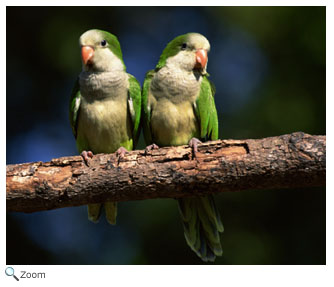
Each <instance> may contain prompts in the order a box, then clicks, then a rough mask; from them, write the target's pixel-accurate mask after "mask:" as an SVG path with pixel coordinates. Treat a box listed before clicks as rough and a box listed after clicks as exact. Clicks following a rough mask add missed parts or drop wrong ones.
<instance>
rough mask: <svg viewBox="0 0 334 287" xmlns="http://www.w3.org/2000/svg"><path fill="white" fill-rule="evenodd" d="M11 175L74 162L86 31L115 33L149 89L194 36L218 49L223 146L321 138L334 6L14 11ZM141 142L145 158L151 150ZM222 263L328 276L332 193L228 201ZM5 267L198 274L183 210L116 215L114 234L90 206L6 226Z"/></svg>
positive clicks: (212, 69)
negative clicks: (129, 267) (298, 136)
mask: <svg viewBox="0 0 334 287" xmlns="http://www.w3.org/2000/svg"><path fill="white" fill-rule="evenodd" d="M6 16H7V25H6V27H7V33H6V50H7V55H6V68H7V73H6V84H7V91H6V108H7V113H6V135H7V145H6V158H7V164H13V163H22V162H30V161H40V160H41V161H48V160H50V159H51V158H55V157H60V156H68V155H74V154H77V150H76V147H75V140H74V137H73V136H72V132H71V128H70V124H69V120H68V101H69V97H70V93H71V89H72V85H73V83H74V81H75V79H76V77H77V75H78V74H79V72H80V70H81V60H80V51H79V46H78V39H79V37H80V35H81V34H82V33H83V32H85V31H86V30H88V29H91V28H99V29H104V30H107V31H109V32H111V33H114V34H115V35H117V37H118V39H119V41H120V43H121V47H122V51H123V56H124V61H125V64H126V66H127V71H128V72H129V73H131V74H133V75H134V76H135V77H137V79H138V80H139V81H140V82H141V83H142V82H143V79H144V76H145V73H146V71H147V70H149V69H152V68H153V67H154V66H155V65H156V63H157V61H158V58H159V56H160V54H161V52H162V50H163V48H164V47H165V45H166V44H167V43H168V42H169V41H170V40H172V39H173V38H174V37H175V36H178V35H180V34H183V33H187V32H199V33H202V34H203V35H205V36H206V37H207V38H208V39H209V41H210V43H211V52H210V54H209V63H208V72H209V73H210V74H211V80H212V81H213V82H214V83H215V85H216V88H217V93H216V97H215V100H216V105H217V110H218V114H219V120H220V137H221V138H235V139H238V138H240V139H242V138H262V137H267V136H276V135H281V134H285V133H291V132H294V131H303V132H306V133H310V134H325V133H326V126H325V104H326V103H325V97H326V95H325V93H326V91H325V75H326V74H325V73H326V59H325V44H326V43H325V40H326V39H325V34H326V33H325V30H326V26H325V23H326V19H325V17H326V10H325V8H324V7H210V8H205V7H201V8H200V7H168V8H166V7H159V8H155V7H117V8H115V7H47V8H45V7H7V15H6ZM143 147H144V144H143V141H141V144H140V146H139V148H143ZM216 199H217V205H218V207H219V209H220V211H221V215H222V219H223V223H224V226H225V232H224V233H223V235H222V245H223V249H224V254H223V256H222V257H220V258H218V259H217V260H216V262H215V263H216V264H325V263H326V261H325V260H326V250H325V236H326V230H325V188H312V189H294V190H266V191H245V192H236V193H223V194H220V195H219V196H217V197H216ZM6 231H7V233H6V237H7V264H202V261H201V260H199V259H198V258H197V256H196V255H195V254H194V253H193V252H192V251H191V250H190V248H188V246H187V245H186V242H185V239H184V237H183V230H182V225H181V221H180V219H179V214H178V210H177V205H176V202H175V201H174V200H171V199H170V200H169V199H163V200H145V201H135V202H124V203H120V204H119V213H118V222H117V225H116V226H110V225H108V224H107V222H106V220H105V218H104V217H102V219H101V220H100V222H99V223H98V224H93V223H91V222H89V221H88V220H87V211H86V207H85V206H81V207H74V208H64V209H58V210H53V211H46V212H37V213H33V214H23V213H9V214H8V215H7V230H6Z"/></svg>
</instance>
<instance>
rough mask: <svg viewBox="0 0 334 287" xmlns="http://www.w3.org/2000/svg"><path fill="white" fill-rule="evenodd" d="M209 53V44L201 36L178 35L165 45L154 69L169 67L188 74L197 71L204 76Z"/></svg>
mask: <svg viewBox="0 0 334 287" xmlns="http://www.w3.org/2000/svg"><path fill="white" fill-rule="evenodd" d="M209 51H210V43H209V41H208V39H206V38H205V37H204V36H203V35H201V34H198V33H188V34H184V35H180V36H178V37H176V38H174V39H173V40H172V41H171V42H169V43H168V44H167V46H166V48H165V49H164V50H163V52H162V54H161V56H160V59H159V62H158V64H157V66H156V68H157V69H160V68H162V67H164V66H165V65H169V66H174V67H176V68H179V69H181V70H185V71H188V72H190V71H198V72H200V73H201V74H203V75H204V74H206V66H207V63H208V52H209Z"/></svg>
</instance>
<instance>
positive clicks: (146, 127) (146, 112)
mask: <svg viewBox="0 0 334 287" xmlns="http://www.w3.org/2000/svg"><path fill="white" fill-rule="evenodd" d="M153 76H154V70H151V71H148V72H147V73H146V76H145V80H144V84H143V91H142V113H143V115H142V126H143V131H144V138H145V142H146V145H150V144H152V143H153V142H152V133H151V128H150V126H151V125H150V121H151V106H150V103H149V91H150V86H151V81H152V78H153Z"/></svg>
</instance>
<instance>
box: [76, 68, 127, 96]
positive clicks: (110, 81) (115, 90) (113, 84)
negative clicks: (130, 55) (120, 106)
mask: <svg viewBox="0 0 334 287" xmlns="http://www.w3.org/2000/svg"><path fill="white" fill-rule="evenodd" d="M79 82H80V91H81V95H82V97H84V98H85V99H86V100H87V101H94V100H102V99H112V98H113V99H117V98H118V97H123V96H124V95H126V94H127V90H128V88H129V81H128V74H127V73H126V72H125V71H113V72H86V71H82V72H81V74H80V76H79Z"/></svg>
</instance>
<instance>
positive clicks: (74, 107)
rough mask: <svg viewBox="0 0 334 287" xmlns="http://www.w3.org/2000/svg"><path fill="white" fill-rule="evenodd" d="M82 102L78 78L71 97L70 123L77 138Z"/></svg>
mask: <svg viewBox="0 0 334 287" xmlns="http://www.w3.org/2000/svg"><path fill="white" fill-rule="evenodd" d="M80 103H81V94H80V85H79V79H77V80H76V82H75V85H74V87H73V90H72V95H71V99H70V106H69V109H70V123H71V127H72V132H73V135H74V137H75V138H77V127H78V116H79V110H80Z"/></svg>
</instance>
